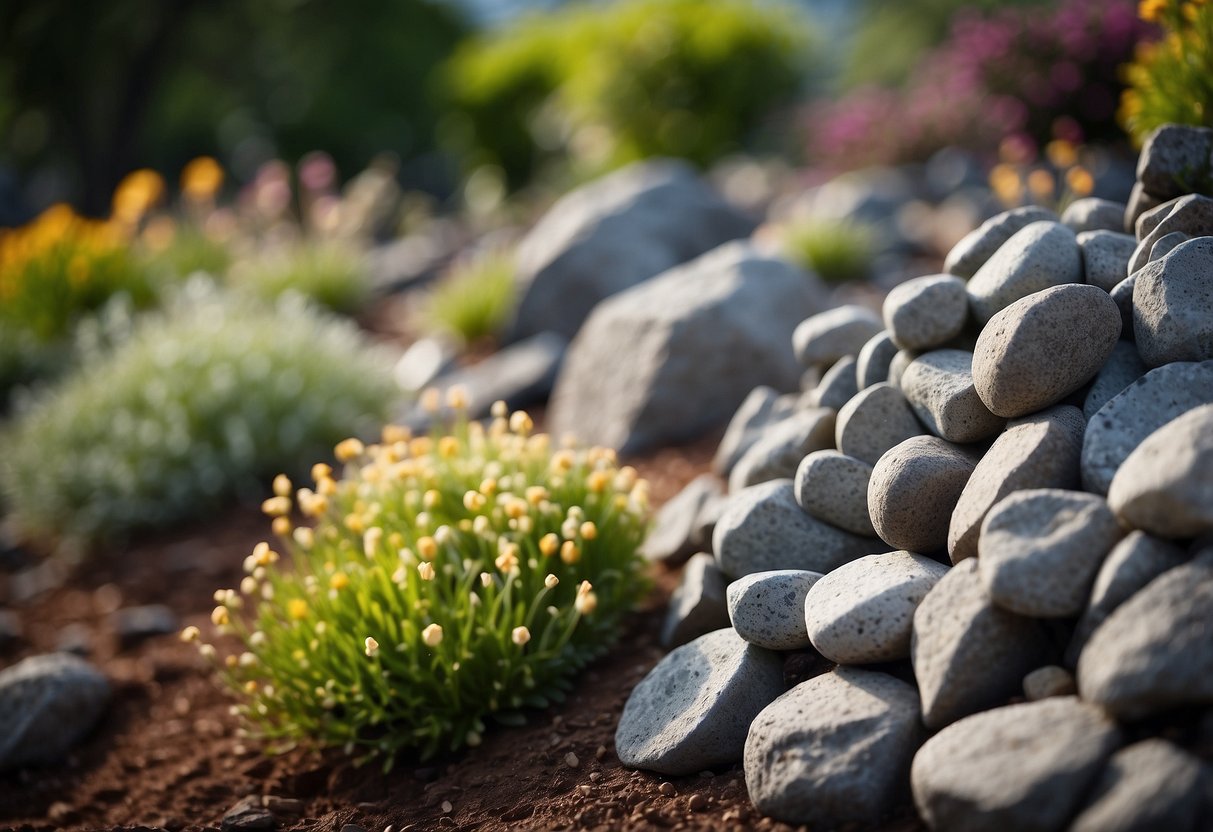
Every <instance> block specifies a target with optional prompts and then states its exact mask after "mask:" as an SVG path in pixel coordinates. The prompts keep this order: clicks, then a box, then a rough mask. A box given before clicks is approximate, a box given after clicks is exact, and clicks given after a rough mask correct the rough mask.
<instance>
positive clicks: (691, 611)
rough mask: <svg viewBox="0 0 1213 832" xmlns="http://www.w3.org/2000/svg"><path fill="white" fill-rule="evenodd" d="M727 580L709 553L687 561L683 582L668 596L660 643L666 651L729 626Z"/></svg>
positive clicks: (701, 553)
mask: <svg viewBox="0 0 1213 832" xmlns="http://www.w3.org/2000/svg"><path fill="white" fill-rule="evenodd" d="M726 583H727V582H726V581H725V577H724V575H723V574H721V572H720V568H719V567H717V566H716V559H715V558H714V557H712V556H711V555H709V554H708V553H706V552H700V553H699V554H697V555H694V556H693V557H692V558H691V559H690V560H688V561H687V564H686V567H685V568H684V569H683V571H682V582H681V583H679V584H678V588H677V589H675V590H674V593H673V595H671V596H670V606H669V609H668V610H666V615H665V622H664V623H663V624H662V627H661V646H662V647H664V648H666V649H667V650H669V649H670V648H672V647H679V646H681V645H683V644H686V643H687V642H688V641H691V640H692V639H696V638H699V637H700V636H702V635H706V634H707V633H710V632H712V631H714V630H719V629H722V628H724V627H727V626H729V608H728V604H727V602H726V600H725V585H726Z"/></svg>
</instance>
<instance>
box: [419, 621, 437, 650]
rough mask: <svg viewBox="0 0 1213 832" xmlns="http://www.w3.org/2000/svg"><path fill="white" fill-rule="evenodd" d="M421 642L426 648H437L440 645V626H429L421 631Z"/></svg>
mask: <svg viewBox="0 0 1213 832" xmlns="http://www.w3.org/2000/svg"><path fill="white" fill-rule="evenodd" d="M421 640H422V641H423V642H424V643H425V646H426V647H437V646H438V645H439V644H441V643H442V626H441V625H439V624H431V625H429V626H428V627H426V628H425V629H424V630H422V631H421Z"/></svg>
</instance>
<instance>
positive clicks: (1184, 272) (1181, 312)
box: [1133, 228, 1213, 367]
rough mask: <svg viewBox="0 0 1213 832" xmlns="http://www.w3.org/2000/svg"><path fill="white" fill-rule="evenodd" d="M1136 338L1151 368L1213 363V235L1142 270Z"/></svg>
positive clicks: (1136, 293)
mask: <svg viewBox="0 0 1213 832" xmlns="http://www.w3.org/2000/svg"><path fill="white" fill-rule="evenodd" d="M1210 230H1211V231H1213V228H1211V229H1210ZM1133 337H1134V340H1136V342H1137V351H1138V352H1139V353H1140V354H1141V358H1142V360H1143V361H1144V362H1145V363H1146V365H1147V366H1150V367H1159V366H1161V365H1163V364H1169V363H1171V362H1172V361H1208V360H1210V359H1213V237H1197V238H1196V239H1194V240H1189V241H1188V242H1186V243H1183V244H1182V245H1180V246H1178V247H1177V248H1175V249H1173V250H1172V251H1171V252H1170V253H1169V254H1167V255H1166V256H1165V257H1163V258H1162V259H1161V260H1155V261H1154V262H1152V263H1148V264H1146V265H1145V266H1143V267H1142V269H1141V271H1139V272H1137V280H1136V282H1135V283H1134V284H1133Z"/></svg>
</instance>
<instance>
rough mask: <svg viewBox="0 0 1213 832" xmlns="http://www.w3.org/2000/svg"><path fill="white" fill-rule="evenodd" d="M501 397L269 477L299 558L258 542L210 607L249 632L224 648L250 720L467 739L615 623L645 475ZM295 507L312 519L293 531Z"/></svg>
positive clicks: (624, 605) (565, 668)
mask: <svg viewBox="0 0 1213 832" xmlns="http://www.w3.org/2000/svg"><path fill="white" fill-rule="evenodd" d="M494 416H495V418H494V420H493V422H492V423H491V425H490V426H489V427H488V428H487V430H486V429H485V428H484V427H483V426H482V425H481V424H479V423H468V422H467V420H466V419H464V418H462V413H461V411H460V416H459V418H457V419H456V421H455V423H454V426H453V428H452V430H451V433H450V434H449V435H444V436H440V435H439V434H438V433H434V434H432V435H430V436H425V437H418V438H411V437H410V436H409V434H408V433H407V432H406V431H404V430H403V429H400V428H388V429H387V430H385V431H384V441H383V443H382V444H380V445H372V446H370V447H366V448H364V447H363V446H362V443H360V442H358V441H356V440H349V441H346V442H343V443H341V444H340V445H338V446H337V451H336V452H337V458H338V459H339V460H342V461H344V462H345V463H346V467H345V474H344V477H343V478H342V479H340V480H336V479H334V478H333V476H332V470H331V469H330V468H329V466H327V465H323V464H321V465H318V466H316V467H315V468H314V469H313V472H312V477H313V480H314V481H315V482H314V488H300V489H299V490H298V491H297V492H295V499H294V500H292V497H291V495H292V485H291V483H290V481H289V480H287V478H285V477H282V478H279V479H278V480H276V481H275V484H274V491H275V494H276V496H274V497H272V498H270V499H269V500H267V501H266V503H265V505H264V509H265V511H266V513H268V514H271V515H274V516H275V521H274V522H275V529H276V532H277V533H279V534H280V535H281V536H282V540H283V543H284V544H286V546H287V547H288V548H289V550H290V552H291V555H292V558H291V559H292V562H293V568H292V569H290V570H287V569H284V568H282V567H281V566H279V565H277V564H276V561H277V560H278V556H277V554H276V553H275V552H273V551H272V550H271V549H270V548H269V545H268V544H266V543H262V544H259V545H258V546H257V548H256V549H254V550H253V553H252V554H251V555H250V556H249V557H248V558H247V559H246V560H245V570H246V571H247V572H248V575H247V577H245V579H244V580H243V582H242V584H241V587H240V590H239V591H236V590H220V591H219V592H217V593H216V596H215V597H216V600H217V601H218V602H219V604H220V605H219V606H218V607H216V609H215V611H214V613H213V615H212V621H213V622H214V623H215V624H216V625H217V627H218V631H219V633H220V634H235V635H236V636H237V637H238V638H239V640H240V642H241V647H240V649H239V652H238V653H236V654H233V655H231V656H228V657H227V658H226V660H225V661H224V662H217V665H218V666H219V667H220V668H221V672H222V677H223V679H224V681H225V682H226V683H227V684H228V685H229V686H230V687H231V688H232V690H233V691H234V692H235V693H236V694H237V696H238V697H239V698H240V700H241V704H240V705H239V706H238V708H239V711H240V713H241V714H242V715H243V716H244V717H245V718H246V719H247V721H248V723H249V724H250V727H251V729H252V730H253V732H254V733H255V734H256V735H258V736H261V737H263V738H266V739H268V740H271V741H276V742H277V743H278V744H279V745H280V746H289V745H290V744H292V743H294V742H297V741H305V742H308V743H314V744H320V745H329V746H344V747H345V748H346V749H347V751H349V752H352V751H353V750H354V749H355V748H361V749H363V750H364V751H365V752H366V756H367V757H370V756H375V755H381V756H383V757H384V758H385V760H384V762H385V764H386V765H388V766H390V765H391V763H392V760H393V759H394V757H395V756H396V755H397V754H398V753H399V752H402V751H417V752H419V753H420V754H421V755H422V756H429V755H432V754H434V753H437V752H439V751H447V750H456V749H458V748H461V747H463V746H465V745H469V746H475V745H478V744H479V742H480V740H481V737H482V735H483V732H484V731H485V730H486V722H487V721H488V720H490V719H491V720H493V721H497V722H502V723H506V724H516V723H518V722H519V721H521V720H523V719H524V718H525V717H524V715H523V713H521V710H522V709H524V708H528V707H540V708H541V707H545V706H546V705H547V704H549V703H550V702H551V701H559V700H560V699H562V698H563V692H564V691H566V690H568V689H569V687H570V678H571V676H572V675H573V674H574V673H575V672H576V671H577V670H578V669H579V668H581V667H582V666H583V665H585V664H586V662H587V661H589V660H590V659H591V658H593V657H595V656H597V655H599V654H600V653H601V652H602V651H603V650H605V648H606V646H607V645H608V644H609V643H610V642H611V641H612V640H613V639H614V637H615V635H616V633H617V630H618V624H619V620H620V617H621V616H622V614H623V613H624V612H625V611H626V610H628V609H629V608H630V607H631V606H632V605H633V603H634V602H636V601H637V600H638V599H639V598H640V597H641V595H642V594H643V592H644V591H645V589H646V584H645V580H644V578H643V559H642V558H640V557H639V556H638V555H637V554H636V549H637V547H638V545H639V544H640V541H641V539H642V538H643V536H644V532H645V522H644V519H643V518H644V515H645V513H646V510H647V504H648V486H647V484H646V483H644V482H643V481H638V480H637V479H636V472H635V471H634V470H633V469H631V468H622V469H618V468H616V462H615V457H614V454H613V452H610V451H607V450H604V449H591V450H589V451H585V450H572V449H567V448H566V449H562V450H559V451H556V452H555V453H553V452H552V451H551V449H550V447H549V441H548V437H547V436H546V435H543V434H538V435H531V434H530V429H531V420H530V418H529V417H528V416H527V415H526V414H525V413H522V412H517V413H514V414H512V415H511V416H510V417H509V419H508V420H507V419H506V418H505V406H504V404H502V403H499V404H498V405H497V406H496V407H494ZM294 507H297V508H298V509H299V511H300V512H301V513H302V514H303V515H304V516H305V517H310V518H314V519H315V525H314V527H309V526H300V527H298V528H295V529H294V530H293V531H292V530H291V529H290V520H289V519H288V516H289V513H290V512H291V510H292V508H294ZM245 605H247V606H248V607H249V608H250V609H249V610H248V616H247V618H246V617H245V616H243V615H242V614H240V613H238V612H237V610H239V609H241V608H242V607H243V606H245ZM182 635H183V638H185V639H186V640H196V639H197V638H198V637H199V633H198V630H197V628H192V627H191V628H187V630H186V631H185V632H183V634H182ZM202 650H203V652H204V654H206V655H208V656H210V657H212V658H214V657H215V650H214V647H212V646H210V645H207V644H203V645H202Z"/></svg>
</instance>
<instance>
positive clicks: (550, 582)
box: [543, 574, 560, 589]
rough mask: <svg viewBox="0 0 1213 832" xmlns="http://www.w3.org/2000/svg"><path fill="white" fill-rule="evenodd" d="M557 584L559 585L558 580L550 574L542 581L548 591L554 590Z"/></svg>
mask: <svg viewBox="0 0 1213 832" xmlns="http://www.w3.org/2000/svg"><path fill="white" fill-rule="evenodd" d="M559 583H560V579H559V578H557V577H556V576H555V575H552V574H549V575H548V576H547V577H546V578H544V579H543V585H544V586H546V587H547V588H548V589H555V588H556V586H557V584H559Z"/></svg>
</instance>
